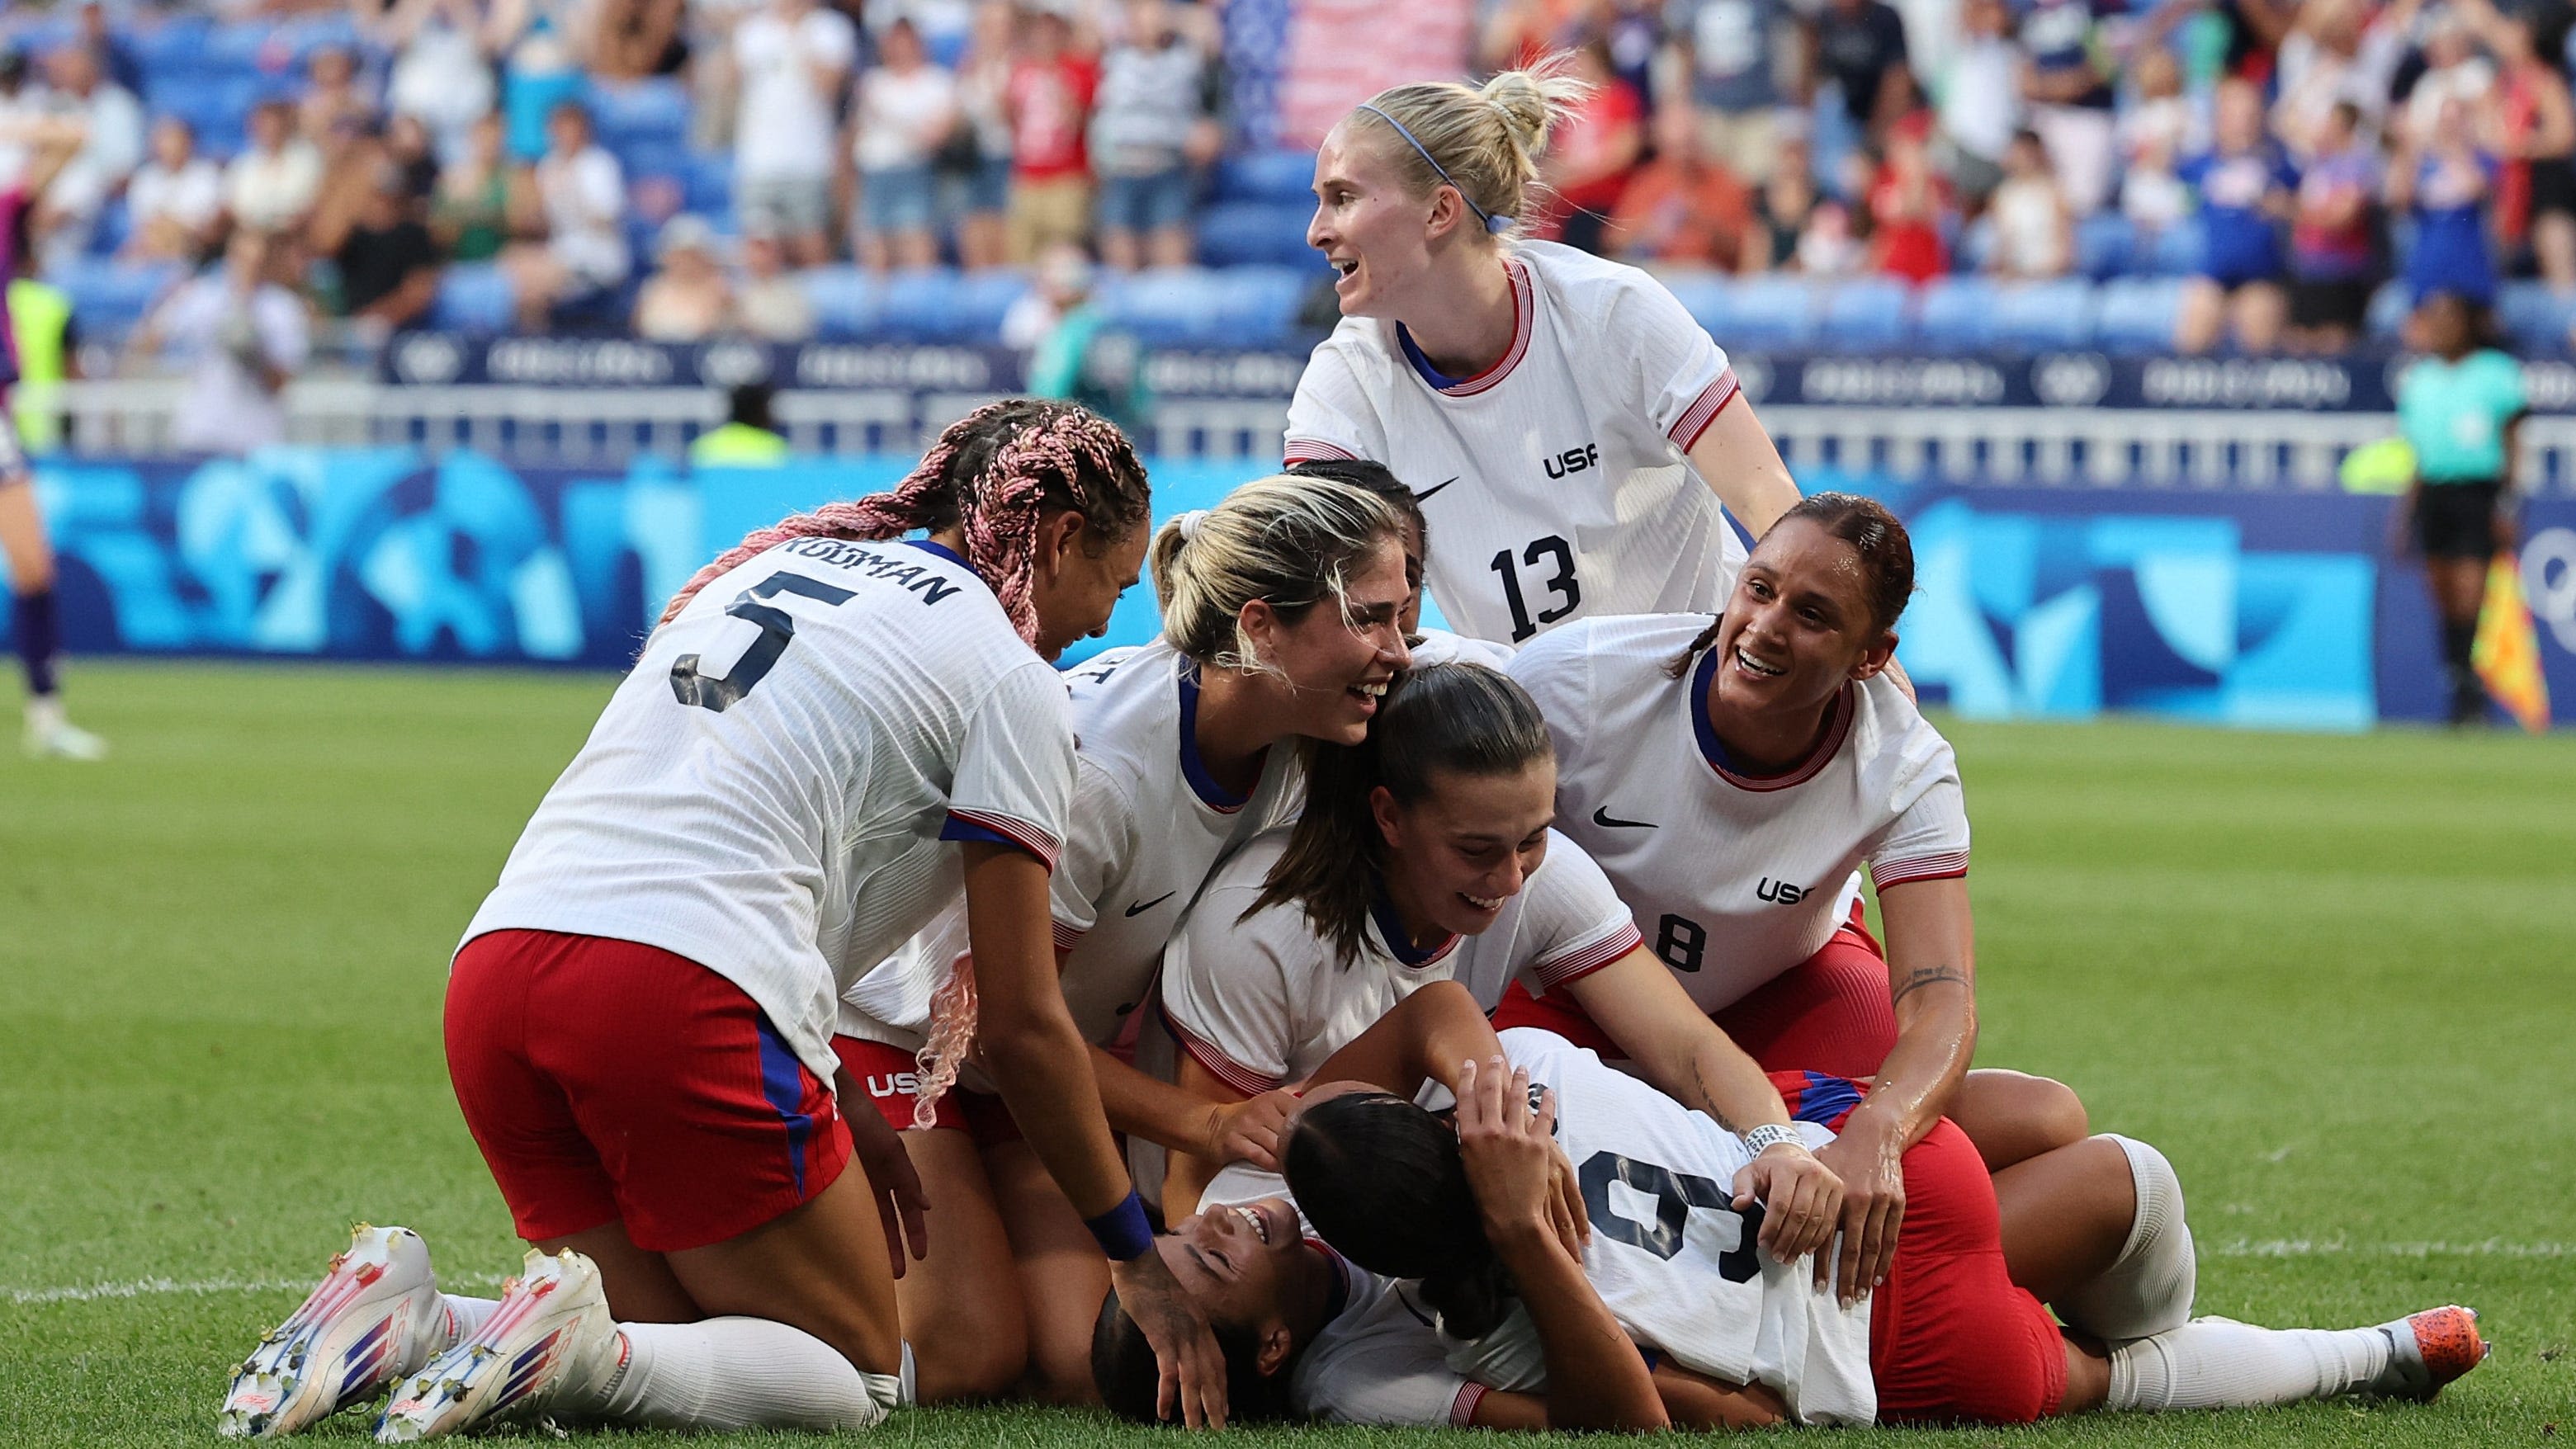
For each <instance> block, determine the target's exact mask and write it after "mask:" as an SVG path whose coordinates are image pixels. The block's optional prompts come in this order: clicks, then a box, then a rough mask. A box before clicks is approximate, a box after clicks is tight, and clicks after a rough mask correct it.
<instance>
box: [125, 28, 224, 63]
mask: <svg viewBox="0 0 2576 1449" xmlns="http://www.w3.org/2000/svg"><path fill="white" fill-rule="evenodd" d="M214 28H215V22H214V21H213V19H212V18H210V17H208V16H205V15H199V14H181V15H173V16H170V17H169V18H167V19H165V20H162V21H160V22H159V23H157V24H152V25H137V26H133V27H131V28H129V29H126V30H124V32H123V34H124V36H125V43H126V45H127V46H129V47H130V48H131V49H132V50H133V52H134V59H135V61H136V63H137V64H139V65H141V66H142V67H143V72H144V74H145V76H147V77H149V76H151V75H153V74H154V73H156V72H160V71H166V70H178V69H188V70H195V69H197V68H198V67H200V66H201V65H203V64H204V57H205V54H206V37H207V36H208V35H210V34H212V33H213V31H214Z"/></svg>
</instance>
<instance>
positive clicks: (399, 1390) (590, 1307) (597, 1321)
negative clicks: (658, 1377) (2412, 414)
mask: <svg viewBox="0 0 2576 1449" xmlns="http://www.w3.org/2000/svg"><path fill="white" fill-rule="evenodd" d="M617 1349H618V1340H617V1325H616V1323H615V1322H613V1321H611V1320H610V1318H609V1316H608V1295H607V1293H606V1292H605V1291H604V1290H602V1289H601V1287H600V1284H599V1269H598V1267H597V1266H596V1265H594V1264H593V1263H592V1262H591V1261H590V1260H589V1259H588V1258H585V1257H583V1256H582V1255H581V1254H579V1253H576V1252H574V1251H572V1250H571V1249H570V1248H566V1249H565V1250H563V1251H562V1252H560V1253H557V1254H555V1255H554V1256H553V1257H548V1256H546V1255H545V1254H544V1253H541V1252H538V1251H537V1250H536V1249H534V1248H531V1249H529V1250H528V1257H527V1263H526V1267H525V1270H524V1271H523V1272H522V1274H521V1275H520V1276H519V1277H516V1278H513V1279H511V1280H510V1281H509V1282H508V1283H506V1284H504V1285H502V1288H501V1306H500V1307H498V1308H495V1309H493V1310H492V1316H491V1317H490V1318H487V1319H485V1320H484V1321H483V1327H482V1329H481V1330H480V1331H479V1332H477V1333H476V1334H475V1335H474V1336H473V1337H472V1338H469V1339H467V1340H465V1341H464V1342H463V1343H460V1344H458V1345H456V1346H455V1347H454V1348H451V1349H449V1350H448V1351H447V1352H445V1353H442V1354H440V1355H439V1356H438V1357H437V1358H435V1359H432V1360H431V1361H430V1362H429V1364H428V1366H427V1367H425V1368H423V1369H421V1371H420V1372H418V1373H416V1374H413V1375H412V1376H411V1377H409V1378H407V1379H404V1380H403V1381H402V1382H401V1383H399V1384H396V1385H395V1386H394V1395H393V1400H392V1401H391V1402H390V1403H388V1404H386V1405H385V1411H384V1413H383V1415H381V1416H380V1417H379V1418H377V1420H376V1442H377V1443H379V1444H408V1443H410V1442H412V1441H413V1440H415V1439H435V1438H438V1437H440V1436H442V1435H446V1434H453V1433H456V1432H458V1431H459V1430H463V1429H468V1428H472V1427H474V1426H475V1425H478V1424H488V1423H492V1422H494V1421H496V1420H499V1419H502V1418H504V1417H516V1416H519V1415H525V1414H535V1413H538V1412H541V1411H543V1410H545V1409H547V1408H549V1407H551V1406H552V1403H553V1401H554V1400H555V1399H556V1398H557V1396H558V1395H559V1393H560V1392H561V1391H562V1390H565V1389H566V1388H568V1387H569V1388H571V1389H574V1390H577V1391H578V1390H587V1389H590V1388H592V1387H594V1386H595V1385H596V1384H597V1382H598V1381H599V1380H600V1379H601V1378H603V1377H605V1376H606V1374H607V1373H609V1372H611V1371H613V1370H614V1369H615V1368H616V1365H617Z"/></svg>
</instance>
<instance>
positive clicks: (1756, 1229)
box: [1576, 1152, 1762, 1283]
mask: <svg viewBox="0 0 2576 1449" xmlns="http://www.w3.org/2000/svg"><path fill="white" fill-rule="evenodd" d="M1576 1175H1577V1177H1579V1178H1580V1179H1581V1181H1582V1184H1583V1208H1584V1211H1585V1212H1587V1213H1589V1214H1590V1215H1591V1217H1592V1226H1593V1228H1594V1229H1595V1230H1596V1231H1598V1232H1599V1233H1600V1234H1601V1235H1602V1236H1603V1237H1606V1238H1608V1239H1609V1240H1610V1241H1612V1242H1614V1243H1625V1244H1627V1245H1628V1246H1629V1247H1632V1248H1643V1249H1645V1250H1646V1251H1647V1252H1649V1253H1652V1254H1654V1255H1655V1256H1656V1257H1658V1258H1671V1257H1672V1256H1673V1255H1675V1254H1676V1253H1679V1252H1680V1251H1681V1250H1682V1236H1683V1233H1684V1231H1685V1229H1687V1227H1688V1226H1689V1223H1690V1210H1691V1209H1692V1208H1704V1209H1706V1210H1708V1211H1709V1212H1713V1213H1716V1214H1719V1215H1720V1216H1722V1217H1728V1218H1733V1219H1734V1220H1735V1242H1734V1244H1733V1245H1732V1246H1730V1247H1728V1248H1727V1249H1725V1250H1724V1251H1723V1252H1720V1253H1719V1254H1718V1255H1717V1275H1718V1276H1719V1277H1721V1278H1724V1279H1725V1280H1726V1281H1727V1282H1729V1283H1749V1282H1751V1281H1753V1279H1754V1278H1755V1277H1756V1276H1757V1275H1759V1274H1760V1273H1761V1271H1762V1260H1761V1259H1760V1258H1759V1257H1758V1256H1757V1255H1756V1248H1757V1245H1758V1240H1759V1238H1760V1236H1761V1232H1762V1204H1760V1203H1758V1202H1757V1203H1755V1204H1753V1206H1752V1207H1750V1208H1748V1209H1746V1210H1745V1211H1743V1212H1737V1211H1736V1210H1735V1194H1734V1193H1732V1192H1730V1191H1728V1190H1727V1189H1726V1188H1724V1187H1722V1186H1720V1185H1719V1184H1717V1183H1715V1182H1712V1181H1710V1180H1709V1179H1707V1178H1705V1177H1701V1176H1698V1175H1697V1174H1694V1173H1688V1172H1675V1171H1673V1170H1672V1169H1671V1168H1669V1167H1659V1166H1657V1165H1656V1164H1654V1163H1651V1162H1639V1161H1637V1160H1636V1159H1635V1158H1633V1157H1622V1156H1620V1155H1619V1154H1618V1153H1616V1152H1596V1153H1593V1154H1592V1155H1591V1156H1590V1157H1587V1158H1585V1159H1584V1160H1583V1168H1582V1170H1581V1171H1580V1172H1579V1173H1577V1174H1576ZM1613 1182H1618V1183H1621V1184H1624V1185H1625V1186H1627V1187H1628V1188H1629V1189H1630V1190H1632V1191H1635V1192H1639V1193H1643V1194H1644V1195H1646V1196H1648V1197H1651V1198H1653V1199H1654V1200H1655V1220H1654V1221H1653V1222H1651V1223H1641V1222H1639V1221H1637V1220H1636V1219H1635V1218H1630V1217H1622V1216H1621V1215H1619V1214H1618V1213H1616V1212H1613V1211H1611V1208H1610V1184H1611V1183H1613Z"/></svg>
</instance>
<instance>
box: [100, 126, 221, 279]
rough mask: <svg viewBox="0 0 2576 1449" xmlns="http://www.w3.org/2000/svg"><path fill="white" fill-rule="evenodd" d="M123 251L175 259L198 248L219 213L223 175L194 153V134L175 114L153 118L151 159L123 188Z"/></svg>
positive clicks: (136, 255) (206, 239) (148, 257)
mask: <svg viewBox="0 0 2576 1449" xmlns="http://www.w3.org/2000/svg"><path fill="white" fill-rule="evenodd" d="M125 208H126V215H127V216H128V217H129V218H130V219H131V222H132V225H131V228H130V229H129V230H128V231H127V232H126V236H125V248H124V251H123V253H122V254H123V255H124V256H125V257H127V258H129V259H131V260H135V261H178V260H180V259H182V258H185V257H193V256H196V255H198V254H199V253H200V252H202V251H203V250H204V249H205V247H206V245H207V243H208V242H210V241H212V240H213V239H214V235H215V230H216V226H217V223H219V222H221V221H222V220H223V214H224V175H223V172H221V171H219V170H217V169H216V167H215V163H214V162H212V161H209V160H207V159H206V158H205V157H203V156H200V155H198V154H197V133H196V132H195V131H192V130H190V129H189V127H188V123H187V122H186V121H183V120H181V119H180V118H178V117H177V116H163V117H162V118H161V119H160V120H158V121H155V122H153V123H152V159H151V160H149V161H146V162H145V163H143V168H142V169H141V170H139V171H137V172H135V173H134V180H133V181H132V182H130V183H128V184H127V186H126V188H125Z"/></svg>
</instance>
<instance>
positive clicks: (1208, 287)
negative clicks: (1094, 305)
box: [1094, 267, 1226, 347]
mask: <svg viewBox="0 0 2576 1449" xmlns="http://www.w3.org/2000/svg"><path fill="white" fill-rule="evenodd" d="M1221 275H1222V274H1221V273H1218V272H1213V271H1210V270H1208V269H1207V268H1205V267H1166V268H1158V269H1156V270H1153V271H1146V272H1137V273H1135V274H1133V275H1132V276H1124V277H1113V278H1108V279H1105V280H1103V281H1102V283H1101V284H1100V286H1099V287H1098V289H1097V290H1096V291H1095V293H1094V297H1095V299H1096V300H1097V301H1098V302H1099V304H1100V307H1101V310H1102V311H1103V312H1104V313H1105V314H1106V315H1107V318H1108V321H1109V323H1110V325H1112V326H1114V327H1117V328H1118V329H1119V330H1121V331H1124V332H1127V333H1129V334H1131V335H1133V336H1134V337H1135V338H1136V340H1137V341H1139V342H1142V343H1144V344H1146V345H1147V346H1160V347H1214V346H1218V345H1220V344H1222V343H1223V342H1224V341H1225V330H1226V329H1225V286H1224V283H1223V282H1221V281H1220V280H1219V278H1220V276H1221Z"/></svg>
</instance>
